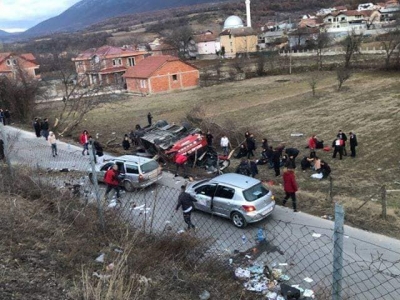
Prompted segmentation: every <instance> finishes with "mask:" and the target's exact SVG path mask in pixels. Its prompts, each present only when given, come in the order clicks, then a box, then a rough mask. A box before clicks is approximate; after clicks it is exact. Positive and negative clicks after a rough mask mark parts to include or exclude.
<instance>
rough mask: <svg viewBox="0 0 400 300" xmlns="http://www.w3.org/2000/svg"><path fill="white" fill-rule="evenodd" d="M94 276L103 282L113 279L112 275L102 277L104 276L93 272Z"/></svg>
mask: <svg viewBox="0 0 400 300" xmlns="http://www.w3.org/2000/svg"><path fill="white" fill-rule="evenodd" d="M92 275H93V276H96V277H97V278H99V279H101V280H106V279H109V278H110V277H111V275H102V274H99V273H97V272H93V274H92Z"/></svg>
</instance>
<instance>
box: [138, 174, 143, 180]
mask: <svg viewBox="0 0 400 300" xmlns="http://www.w3.org/2000/svg"><path fill="white" fill-rule="evenodd" d="M143 180H144V177H143V175H141V174H140V175H139V182H140V181H143Z"/></svg>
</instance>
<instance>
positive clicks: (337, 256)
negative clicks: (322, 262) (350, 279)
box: [332, 203, 344, 300]
mask: <svg viewBox="0 0 400 300" xmlns="http://www.w3.org/2000/svg"><path fill="white" fill-rule="evenodd" d="M343 224H344V209H343V206H342V205H340V204H338V203H336V204H335V229H334V232H333V247H334V248H333V273H332V275H333V282H332V300H342V279H343V276H342V271H343V234H344V228H343Z"/></svg>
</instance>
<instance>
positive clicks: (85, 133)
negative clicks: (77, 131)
mask: <svg viewBox="0 0 400 300" xmlns="http://www.w3.org/2000/svg"><path fill="white" fill-rule="evenodd" d="M79 142H80V143H81V145H82V146H83V150H82V155H85V150H86V154H87V155H89V132H88V131H87V130H84V131H83V132H82V134H81V135H80V137H79Z"/></svg>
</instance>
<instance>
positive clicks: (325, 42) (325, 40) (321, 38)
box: [315, 32, 331, 70]
mask: <svg viewBox="0 0 400 300" xmlns="http://www.w3.org/2000/svg"><path fill="white" fill-rule="evenodd" d="M330 43H331V38H330V37H329V35H328V33H326V32H320V33H319V34H318V36H317V39H316V41H315V47H316V48H317V64H318V69H319V70H322V60H323V51H324V49H325V48H327V47H328V46H329V44H330Z"/></svg>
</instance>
